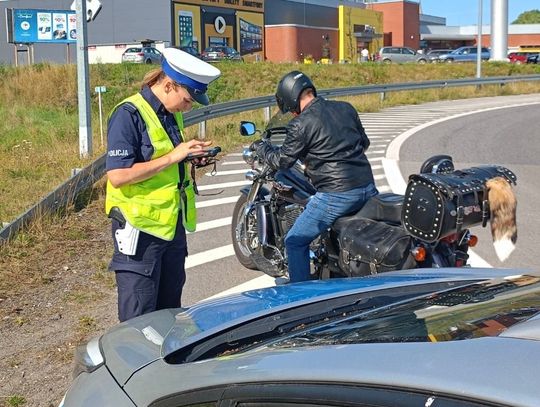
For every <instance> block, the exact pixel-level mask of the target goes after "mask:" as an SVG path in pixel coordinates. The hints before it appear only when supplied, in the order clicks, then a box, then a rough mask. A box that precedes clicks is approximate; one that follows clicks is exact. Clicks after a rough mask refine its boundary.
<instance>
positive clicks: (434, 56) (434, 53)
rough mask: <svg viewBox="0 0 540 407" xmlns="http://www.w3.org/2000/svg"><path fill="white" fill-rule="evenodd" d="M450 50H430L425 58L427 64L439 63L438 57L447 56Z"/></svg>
mask: <svg viewBox="0 0 540 407" xmlns="http://www.w3.org/2000/svg"><path fill="white" fill-rule="evenodd" d="M449 52H452V50H451V49H432V50H430V51H428V52H427V54H426V57H427V59H428V61H429V62H439V55H443V54H448V53H449Z"/></svg>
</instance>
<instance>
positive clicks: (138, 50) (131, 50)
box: [126, 48, 142, 53]
mask: <svg viewBox="0 0 540 407" xmlns="http://www.w3.org/2000/svg"><path fill="white" fill-rule="evenodd" d="M131 52H142V48H128V49H127V50H126V53H131Z"/></svg>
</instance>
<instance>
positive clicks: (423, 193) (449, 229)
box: [401, 165, 517, 243]
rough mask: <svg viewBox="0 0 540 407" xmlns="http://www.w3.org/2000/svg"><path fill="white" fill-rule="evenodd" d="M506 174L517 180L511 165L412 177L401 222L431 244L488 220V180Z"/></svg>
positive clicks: (512, 181)
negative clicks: (509, 167)
mask: <svg viewBox="0 0 540 407" xmlns="http://www.w3.org/2000/svg"><path fill="white" fill-rule="evenodd" d="M495 177H504V178H505V179H506V180H507V181H508V182H509V183H513V184H515V183H516V179H517V178H516V175H515V174H514V173H513V172H512V171H510V170H509V169H508V168H505V167H502V166H498V165H483V166H478V167H471V168H467V169H464V170H456V171H453V172H450V173H446V174H413V175H411V176H410V177H409V182H408V184H407V189H406V191H405V197H404V201H403V210H402V213H401V221H402V223H403V227H404V228H405V229H406V230H407V232H409V234H411V235H412V236H414V237H415V238H417V239H419V240H422V241H425V242H428V243H432V242H435V241H438V240H440V239H442V238H444V237H446V236H449V235H451V234H453V233H458V234H459V233H460V232H461V231H462V230H463V229H465V228H470V227H472V226H476V225H479V224H482V226H485V225H486V222H487V221H488V220H489V216H490V215H489V203H488V200H487V189H486V181H488V180H489V179H491V178H495Z"/></svg>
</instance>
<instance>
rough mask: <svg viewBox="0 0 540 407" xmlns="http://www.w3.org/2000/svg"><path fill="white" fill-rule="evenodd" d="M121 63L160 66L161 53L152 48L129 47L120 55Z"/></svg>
mask: <svg viewBox="0 0 540 407" xmlns="http://www.w3.org/2000/svg"><path fill="white" fill-rule="evenodd" d="M122 62H134V63H138V64H160V63H161V52H159V51H158V50H157V49H156V48H154V47H130V48H128V49H126V50H125V51H124V53H123V54H122Z"/></svg>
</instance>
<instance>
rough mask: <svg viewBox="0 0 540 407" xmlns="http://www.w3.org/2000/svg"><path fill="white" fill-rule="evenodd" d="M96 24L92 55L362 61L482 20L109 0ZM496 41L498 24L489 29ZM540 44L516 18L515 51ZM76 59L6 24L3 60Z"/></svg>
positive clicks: (380, 5) (58, 0)
mask: <svg viewBox="0 0 540 407" xmlns="http://www.w3.org/2000/svg"><path fill="white" fill-rule="evenodd" d="M72 2H73V0H7V1H6V0H4V1H2V2H0V14H1V15H2V16H4V15H6V12H5V10H6V8H11V9H51V10H69V9H70V6H71V3H72ZM101 3H102V6H103V7H102V9H101V11H100V13H99V15H98V17H97V18H96V19H95V20H94V21H92V22H90V23H88V27H87V37H88V44H89V47H88V55H89V61H90V62H93V63H96V62H120V61H121V55H122V53H123V52H124V51H125V49H126V48H127V47H129V46H133V45H136V44H141V42H142V41H146V40H149V41H150V42H153V43H154V44H156V47H157V48H158V49H162V48H164V47H166V46H170V45H173V46H182V45H191V46H194V47H195V48H197V49H198V50H199V52H201V51H203V50H204V49H205V48H206V47H208V46H211V45H227V46H231V47H233V48H235V49H236V50H238V51H239V52H240V54H241V55H242V56H243V58H244V60H245V61H261V60H267V61H272V62H294V61H306V62H309V61H317V62H323V63H330V62H333V63H338V62H340V63H345V62H357V61H358V60H359V58H358V57H359V53H360V51H361V50H362V49H364V48H366V49H367V50H368V51H369V54H370V55H373V54H375V53H376V52H377V51H378V50H379V49H380V47H382V46H389V45H394V46H408V47H411V48H413V49H433V48H456V47H458V46H462V45H474V44H476V39H477V36H476V30H477V29H476V26H462V27H451V26H447V25H446V20H445V18H444V17H437V16H428V15H423V14H421V12H420V4H419V1H418V0H379V1H377V2H371V1H366V3H364V1H363V0H137V1H133V0H101ZM482 34H483V35H482V45H483V46H488V47H489V46H490V40H491V39H490V27H489V25H485V26H484V27H483V29H482ZM525 46H529V47H532V46H540V24H524V25H509V28H508V48H509V51H512V50H516V49H519V48H520V47H525ZM30 48H31V50H32V55H33V61H34V62H42V61H53V62H58V63H65V62H69V63H74V62H75V58H76V46H75V44H69V45H66V44H44V43H39V44H33V45H32V44H23V43H20V44H11V43H8V38H7V35H6V30H0V63H7V64H12V63H14V61H15V59H16V58H17V57H19V59H20V60H21V61H22V63H25V61H26V60H27V59H28V58H26V57H27V56H28V54H29V52H27V51H28V50H29V49H30Z"/></svg>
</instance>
